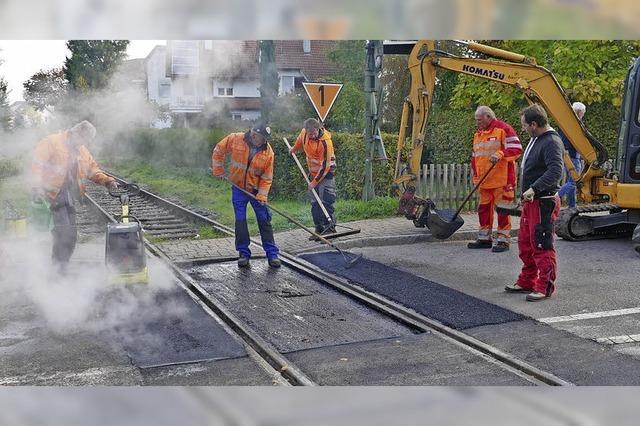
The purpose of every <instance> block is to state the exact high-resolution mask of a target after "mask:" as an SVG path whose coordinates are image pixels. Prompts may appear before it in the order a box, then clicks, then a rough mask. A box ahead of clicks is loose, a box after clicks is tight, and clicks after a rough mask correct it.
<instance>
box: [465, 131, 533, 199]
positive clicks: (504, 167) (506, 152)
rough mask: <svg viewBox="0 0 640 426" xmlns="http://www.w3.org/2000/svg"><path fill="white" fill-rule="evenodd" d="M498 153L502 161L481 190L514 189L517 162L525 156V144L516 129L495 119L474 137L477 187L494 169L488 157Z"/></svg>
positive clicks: (474, 171)
mask: <svg viewBox="0 0 640 426" xmlns="http://www.w3.org/2000/svg"><path fill="white" fill-rule="evenodd" d="M496 153H497V155H498V156H499V157H500V161H499V162H498V164H496V166H495V167H494V168H493V170H492V171H491V173H489V176H487V178H486V179H485V181H484V182H483V183H482V185H480V187H481V188H499V187H501V186H512V187H513V186H515V185H516V171H515V161H516V160H517V159H518V157H520V155H521V154H522V144H521V143H520V138H518V134H517V133H516V132H515V130H513V127H511V126H510V125H508V124H507V123H505V122H504V121H500V120H497V119H494V120H493V121H491V123H489V127H488V128H487V129H485V130H477V131H476V132H475V134H474V135H473V153H472V158H471V168H472V170H473V183H474V184H477V183H478V181H479V180H480V178H481V177H482V176H483V175H484V174H485V173H486V171H487V170H488V169H489V168H490V167H491V161H490V160H489V158H490V157H491V156H492V155H493V154H496Z"/></svg>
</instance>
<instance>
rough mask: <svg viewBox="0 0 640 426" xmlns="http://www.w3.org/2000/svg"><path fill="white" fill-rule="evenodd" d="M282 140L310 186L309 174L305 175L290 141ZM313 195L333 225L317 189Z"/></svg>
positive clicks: (313, 190) (312, 191) (312, 190)
mask: <svg viewBox="0 0 640 426" xmlns="http://www.w3.org/2000/svg"><path fill="white" fill-rule="evenodd" d="M282 139H283V140H284V143H285V144H287V148H289V152H290V153H291V156H292V157H293V159H294V160H295V161H296V164H297V165H298V168H299V169H300V172H301V173H302V176H304V180H305V182H307V185H309V184H310V183H311V182H310V181H309V178H308V177H307V174H306V173H305V171H304V168H303V167H302V164H300V160H298V157H296V154H295V153H293V152H291V145H289V141H288V140H287V138H282ZM311 193H312V194H313V196H314V197H315V199H316V202H317V203H318V204H319V205H320V208H321V209H322V213H324V216H325V217H326V218H327V221H329V223H331V222H332V220H331V216H330V215H329V212H328V211H327V209H326V208H325V207H324V204H323V203H322V201H321V200H320V196H319V195H318V192H317V191H316V189H315V188H311Z"/></svg>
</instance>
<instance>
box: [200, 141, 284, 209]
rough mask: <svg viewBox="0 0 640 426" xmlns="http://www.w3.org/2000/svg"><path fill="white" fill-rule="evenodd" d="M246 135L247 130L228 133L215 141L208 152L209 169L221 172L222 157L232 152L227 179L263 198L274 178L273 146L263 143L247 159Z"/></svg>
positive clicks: (247, 143) (248, 147) (216, 174)
mask: <svg viewBox="0 0 640 426" xmlns="http://www.w3.org/2000/svg"><path fill="white" fill-rule="evenodd" d="M249 137H250V133H249V132H246V133H231V134H230V135H228V136H226V137H225V138H224V139H222V140H221V141H220V142H218V143H217V144H216V147H215V148H214V149H213V153H212V154H211V172H212V173H213V175H214V176H220V175H223V174H224V160H225V157H226V156H227V155H228V154H231V164H230V168H229V180H230V181H231V182H233V183H234V184H235V185H237V186H239V187H240V188H242V189H245V190H247V191H249V192H251V193H252V194H255V195H256V198H257V199H258V200H260V201H264V202H266V201H267V196H268V194H269V190H270V189H271V183H272V182H273V159H274V154H273V149H271V145H269V144H268V143H266V144H264V145H263V146H262V147H260V149H259V150H258V152H257V153H256V154H255V155H254V156H253V158H251V159H250V158H249V152H250V146H249V143H250V142H249V140H248V138H249Z"/></svg>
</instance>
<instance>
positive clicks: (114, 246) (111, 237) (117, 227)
mask: <svg viewBox="0 0 640 426" xmlns="http://www.w3.org/2000/svg"><path fill="white" fill-rule="evenodd" d="M139 192H140V188H139V187H138V185H135V184H122V185H120V186H119V187H118V188H117V189H109V195H111V196H112V197H115V198H118V199H119V200H120V205H121V206H122V214H121V215H120V216H118V220H120V222H116V223H109V224H108V225H107V235H106V244H105V263H106V266H107V282H108V283H109V284H148V283H149V271H148V270H147V258H146V255H145V250H144V238H143V236H142V225H141V224H140V221H139V220H138V219H136V218H135V217H134V216H131V215H130V214H129V198H130V197H132V196H135V195H137V194H138V193H139ZM129 219H133V221H130V220H129Z"/></svg>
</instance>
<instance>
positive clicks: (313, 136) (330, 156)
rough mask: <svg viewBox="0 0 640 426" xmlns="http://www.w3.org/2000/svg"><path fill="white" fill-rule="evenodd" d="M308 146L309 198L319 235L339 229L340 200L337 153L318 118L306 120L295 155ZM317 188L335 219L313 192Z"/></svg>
mask: <svg viewBox="0 0 640 426" xmlns="http://www.w3.org/2000/svg"><path fill="white" fill-rule="evenodd" d="M300 149H304V153H305V154H306V156H307V167H308V169H309V181H310V183H309V185H308V188H307V189H308V190H309V200H310V201H311V216H312V217H313V223H314V225H315V226H316V232H317V233H319V234H331V233H334V232H335V226H336V215H335V208H334V206H333V204H334V203H335V202H336V182H335V173H336V156H335V153H334V152H333V141H332V140H331V133H329V132H328V131H326V130H325V129H323V128H322V124H321V123H320V122H319V121H318V120H316V119H315V118H309V119H307V120H305V122H304V128H303V129H302V131H300V134H299V135H298V138H297V139H296V143H295V144H294V145H293V147H292V148H291V151H290V152H291V154H295V153H296V152H297V151H299V150H300ZM314 188H315V190H316V192H317V193H318V198H320V200H322V204H323V205H324V207H325V209H326V211H327V213H328V214H329V217H330V218H331V221H329V220H328V219H327V217H326V216H325V214H324V212H323V211H322V208H321V207H320V205H319V204H318V201H317V200H316V198H315V197H314V196H313V194H312V193H311V191H312V190H313V189H314Z"/></svg>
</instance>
